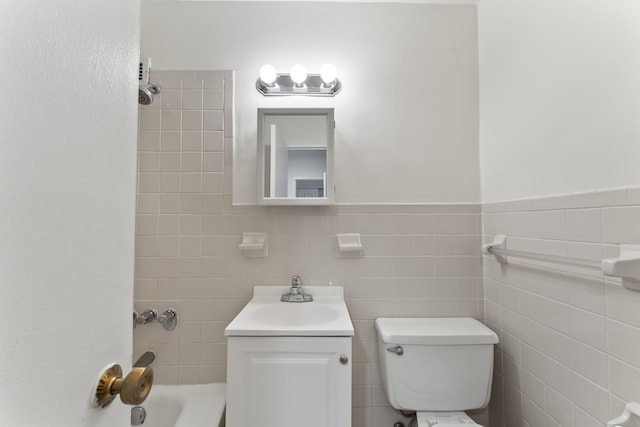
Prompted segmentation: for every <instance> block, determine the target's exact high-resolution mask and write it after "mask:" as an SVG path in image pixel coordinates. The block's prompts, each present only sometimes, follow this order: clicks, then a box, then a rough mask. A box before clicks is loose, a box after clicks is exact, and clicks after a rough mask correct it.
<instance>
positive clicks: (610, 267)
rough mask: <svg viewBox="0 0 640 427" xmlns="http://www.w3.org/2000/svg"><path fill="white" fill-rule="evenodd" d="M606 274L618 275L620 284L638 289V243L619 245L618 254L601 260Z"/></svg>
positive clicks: (639, 266)
mask: <svg viewBox="0 0 640 427" xmlns="http://www.w3.org/2000/svg"><path fill="white" fill-rule="evenodd" d="M602 272H603V273H604V274H605V275H606V276H613V277H620V278H621V279H622V286H624V287H625V288H627V289H631V290H633V291H640V245H620V256H619V257H617V258H608V259H603V260H602Z"/></svg>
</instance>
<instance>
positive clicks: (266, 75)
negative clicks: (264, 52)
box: [260, 64, 278, 86]
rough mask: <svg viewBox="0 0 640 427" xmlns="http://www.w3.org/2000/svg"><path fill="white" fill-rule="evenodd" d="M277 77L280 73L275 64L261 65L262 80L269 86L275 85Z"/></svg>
mask: <svg viewBox="0 0 640 427" xmlns="http://www.w3.org/2000/svg"><path fill="white" fill-rule="evenodd" d="M277 77H278V74H277V73H276V69H275V68H274V67H273V65H270V64H264V65H263V66H262V67H260V80H262V81H263V82H264V84H266V85H267V86H273V83H274V82H275V81H276V78H277Z"/></svg>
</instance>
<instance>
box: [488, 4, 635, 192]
mask: <svg viewBox="0 0 640 427" xmlns="http://www.w3.org/2000/svg"><path fill="white" fill-rule="evenodd" d="M478 22H479V24H478V25H479V56H480V164H481V181H482V199H483V201H485V202H491V201H501V200H510V199H521V198H529V197H540V196H549V195H558V194H570V193H575V192H584V191H593V190H596V189H608V188H617V187H630V186H637V185H639V184H640V168H639V167H638V159H640V143H638V141H639V140H640V120H639V119H638V117H639V115H640V54H638V52H640V25H638V23H639V22H640V2H638V1H635V0H620V1H608V0H585V1H580V2H576V1H572V0H527V1H518V2H514V1H512V0H482V1H481V2H479V4H478Z"/></svg>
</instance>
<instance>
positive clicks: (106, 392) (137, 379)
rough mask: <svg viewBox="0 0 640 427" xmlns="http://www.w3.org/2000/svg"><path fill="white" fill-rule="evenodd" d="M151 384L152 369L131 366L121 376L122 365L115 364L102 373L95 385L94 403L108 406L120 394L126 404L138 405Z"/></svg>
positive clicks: (145, 395)
mask: <svg viewBox="0 0 640 427" xmlns="http://www.w3.org/2000/svg"><path fill="white" fill-rule="evenodd" d="M152 385H153V369H151V368H149V367H146V368H133V369H132V370H131V372H129V374H127V376H126V377H124V378H122V367H121V366H120V365H118V364H115V365H113V366H111V367H110V368H108V369H107V370H106V371H104V372H103V373H102V376H101V377H100V381H98V387H96V394H95V405H96V406H100V407H102V408H104V407H106V406H108V405H109V404H110V403H111V402H113V400H114V399H115V398H116V395H118V394H120V400H122V403H124V404H126V405H140V404H141V403H142V402H144V401H145V399H146V398H147V396H148V395H149V392H150V391H151V386H152Z"/></svg>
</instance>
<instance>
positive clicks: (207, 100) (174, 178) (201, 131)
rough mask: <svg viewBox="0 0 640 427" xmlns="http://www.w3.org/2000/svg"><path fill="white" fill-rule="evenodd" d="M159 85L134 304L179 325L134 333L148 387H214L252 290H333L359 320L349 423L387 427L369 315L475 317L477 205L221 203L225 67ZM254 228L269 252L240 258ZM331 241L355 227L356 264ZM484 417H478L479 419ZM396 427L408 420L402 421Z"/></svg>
mask: <svg viewBox="0 0 640 427" xmlns="http://www.w3.org/2000/svg"><path fill="white" fill-rule="evenodd" d="M152 80H154V81H159V83H160V84H161V85H162V87H163V90H162V92H161V94H159V95H157V96H156V97H155V101H154V103H153V104H151V105H149V106H143V107H141V108H140V138H139V141H140V142H139V172H138V210H137V236H136V283H135V306H136V309H137V310H138V311H139V312H140V311H143V310H144V309H146V308H148V307H154V308H157V309H158V310H159V311H162V310H164V309H166V308H168V307H173V308H176V309H177V311H178V316H179V323H178V327H177V328H176V329H175V330H174V331H171V332H167V331H165V330H164V329H162V327H161V326H160V325H159V324H157V323H153V324H149V325H145V326H140V327H138V328H136V329H135V331H134V357H137V356H138V355H139V354H141V353H142V352H144V351H145V350H148V349H152V350H155V351H156V354H157V362H156V366H155V370H156V375H157V382H158V383H165V384H166V383H170V384H174V383H181V384H182V383H203V382H211V381H224V380H225V376H226V340H225V337H224V328H225V327H226V325H227V324H228V323H229V322H230V321H231V320H232V319H233V317H234V316H235V315H236V314H237V313H238V312H239V311H240V309H241V308H242V307H243V306H244V305H245V304H246V302H247V301H248V300H249V299H250V297H251V293H252V289H253V286H255V285H262V284H279V285H281V284H287V283H289V280H290V277H291V276H293V275H294V274H298V275H300V276H302V278H303V280H304V282H305V283H307V284H319V285H322V284H328V283H330V282H331V283H334V284H340V285H343V286H344V287H345V293H346V300H347V305H348V307H349V310H350V314H351V317H352V319H353V323H354V326H355V331H356V336H355V337H354V342H353V361H354V365H353V424H352V425H353V427H390V426H391V425H393V422H394V420H396V419H401V418H402V417H401V416H400V415H399V414H397V413H395V412H394V411H393V410H392V409H391V408H390V407H389V405H388V403H387V398H386V396H385V394H384V391H383V389H382V386H381V382H380V377H379V373H378V364H377V352H376V335H375V330H374V327H373V320H374V319H375V318H376V317H381V316H398V317H399V316H407V317H412V316H471V317H475V318H478V319H483V317H484V301H483V289H482V261H481V256H480V244H481V233H480V232H481V224H480V207H479V205H423V206H420V205H417V206H416V205H384V206H362V205H339V206H331V207H313V208H309V207H256V206H232V205H231V176H232V173H231V165H232V157H231V154H232V138H233V128H232V126H231V125H230V124H231V123H233V119H232V113H233V111H232V105H233V99H232V94H233V90H232V84H233V83H232V82H233V74H232V73H231V72H228V71H209V72H207V71H153V72H152ZM252 231H253V232H255V231H263V232H266V233H267V234H268V238H269V256H268V257H267V258H257V259H248V258H243V257H242V254H241V253H240V250H239V249H238V244H239V243H240V241H241V236H242V233H243V232H252ZM338 233H361V235H362V241H363V245H364V248H365V249H364V256H363V257H362V258H349V257H342V256H341V255H340V253H339V252H338V248H337V237H336V234H338ZM476 415H477V417H478V419H480V420H482V419H483V417H486V414H483V413H478V414H476ZM405 423H406V420H405Z"/></svg>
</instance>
